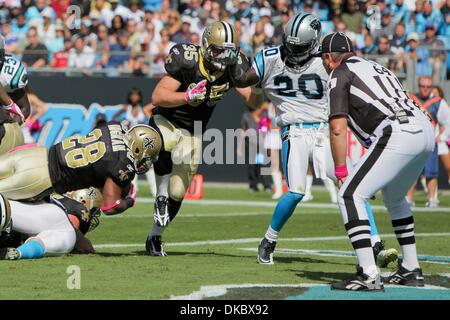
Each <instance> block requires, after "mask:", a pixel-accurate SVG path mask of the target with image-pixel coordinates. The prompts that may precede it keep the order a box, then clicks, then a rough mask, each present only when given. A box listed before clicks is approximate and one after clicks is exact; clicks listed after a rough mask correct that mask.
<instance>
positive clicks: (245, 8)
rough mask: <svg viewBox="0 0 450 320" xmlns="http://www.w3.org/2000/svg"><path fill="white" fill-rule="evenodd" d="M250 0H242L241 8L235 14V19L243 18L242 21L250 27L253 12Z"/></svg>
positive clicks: (240, 2)
mask: <svg viewBox="0 0 450 320" xmlns="http://www.w3.org/2000/svg"><path fill="white" fill-rule="evenodd" d="M250 2H251V1H249V0H240V1H239V9H238V11H237V12H236V13H235V14H234V15H233V17H234V19H235V20H241V21H242V23H243V24H244V25H245V26H246V27H247V28H248V27H249V26H250V24H251V22H252V18H253V13H252V8H251V6H250Z"/></svg>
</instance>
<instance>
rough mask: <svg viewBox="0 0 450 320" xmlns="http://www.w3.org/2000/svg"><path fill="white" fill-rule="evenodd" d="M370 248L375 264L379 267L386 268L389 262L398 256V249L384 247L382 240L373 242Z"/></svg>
mask: <svg viewBox="0 0 450 320" xmlns="http://www.w3.org/2000/svg"><path fill="white" fill-rule="evenodd" d="M372 249H373V255H374V257H375V261H376V262H377V266H378V267H380V268H386V267H387V266H388V265H389V263H391V262H394V261H395V260H397V258H398V251H397V250H396V249H394V248H390V249H385V248H384V241H381V242H377V243H375V245H374V246H373V248H372Z"/></svg>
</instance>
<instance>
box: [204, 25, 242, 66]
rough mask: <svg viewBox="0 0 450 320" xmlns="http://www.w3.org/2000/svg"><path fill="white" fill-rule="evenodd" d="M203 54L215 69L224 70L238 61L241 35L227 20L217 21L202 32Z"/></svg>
mask: <svg viewBox="0 0 450 320" xmlns="http://www.w3.org/2000/svg"><path fill="white" fill-rule="evenodd" d="M201 48H202V54H203V57H204V58H205V60H206V62H207V63H209V64H211V65H212V66H213V67H214V68H215V69H217V70H219V71H224V70H225V68H226V67H227V66H229V65H233V64H235V63H236V62H237V58H238V54H239V36H238V34H237V32H236V30H235V29H234V28H233V26H232V25H231V24H230V23H228V22H226V21H217V22H214V23H212V24H210V25H209V26H207V27H206V29H205V31H203V34H202V42H201Z"/></svg>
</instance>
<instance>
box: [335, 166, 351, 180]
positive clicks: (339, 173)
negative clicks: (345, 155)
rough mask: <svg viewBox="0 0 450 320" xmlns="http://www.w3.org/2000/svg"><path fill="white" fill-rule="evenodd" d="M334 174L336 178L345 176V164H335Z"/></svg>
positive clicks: (346, 172)
mask: <svg viewBox="0 0 450 320" xmlns="http://www.w3.org/2000/svg"><path fill="white" fill-rule="evenodd" d="M334 174H335V175H336V178H338V179H342V178H345V177H347V176H348V171H347V166H346V165H345V164H344V165H342V166H335V167H334Z"/></svg>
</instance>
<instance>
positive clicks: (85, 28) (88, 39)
mask: <svg viewBox="0 0 450 320" xmlns="http://www.w3.org/2000/svg"><path fill="white" fill-rule="evenodd" d="M78 35H79V36H80V37H83V39H84V42H85V43H86V45H87V46H89V47H91V48H92V49H93V50H94V51H96V50H97V39H98V37H97V35H96V34H95V33H94V32H92V21H91V20H90V19H83V20H82V21H81V28H80V32H79V33H78Z"/></svg>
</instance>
